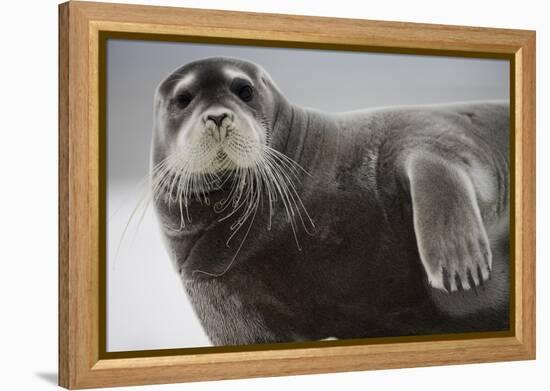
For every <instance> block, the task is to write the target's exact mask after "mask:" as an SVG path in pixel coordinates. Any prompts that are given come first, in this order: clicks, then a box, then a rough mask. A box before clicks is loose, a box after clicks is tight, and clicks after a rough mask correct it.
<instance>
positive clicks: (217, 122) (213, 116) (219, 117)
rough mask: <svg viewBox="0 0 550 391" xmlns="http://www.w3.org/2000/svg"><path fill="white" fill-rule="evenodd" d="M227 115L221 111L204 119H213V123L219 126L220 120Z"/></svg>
mask: <svg viewBox="0 0 550 391" xmlns="http://www.w3.org/2000/svg"><path fill="white" fill-rule="evenodd" d="M227 116H228V115H227V114H226V113H222V114H220V115H209V116H207V117H206V119H209V120H211V121H214V123H215V124H216V126H217V127H218V128H219V127H220V126H221V125H222V121H223V120H224V118H225V117H227Z"/></svg>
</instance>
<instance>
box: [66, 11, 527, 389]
mask: <svg viewBox="0 0 550 391" xmlns="http://www.w3.org/2000/svg"><path fill="white" fill-rule="evenodd" d="M109 38H112V39H139V40H153V41H172V42H193V43H217V44H224V43H225V44H240V45H255V46H269V47H289V48H311V49H331V50H345V51H369V52H384V53H399V54H423V55H439V56H441V55H442V56H456V57H475V58H494V59H506V60H509V61H510V104H511V105H510V107H511V117H510V118H511V128H512V129H511V130H512V131H511V139H510V146H511V150H510V151H511V155H510V156H511V157H510V161H511V162H513V163H514V166H513V169H512V175H511V181H512V183H511V185H512V186H511V189H513V190H514V191H513V193H512V194H511V195H512V197H511V200H512V201H511V220H512V224H511V227H513V228H511V252H512V253H511V260H512V259H513V262H510V263H511V273H510V275H511V287H510V289H511V290H510V314H511V329H510V330H509V331H504V332H493V333H468V334H454V335H437V336H422V337H420V336H419V337H406V338H377V339H366V340H346V341H323V342H316V343H315V342H312V343H300V344H276V345H275V344H274V345H249V346H244V347H210V348H189V349H168V350H151V351H138V352H106V350H105V347H106V344H105V342H106V335H105V333H106V327H105V326H106V316H105V315H106V314H105V309H106V308H105V305H106V302H105V300H106V296H105V293H106V292H105V288H106V287H105V280H106V279H105V277H106V274H105V272H106V269H105V266H106V259H105V255H106V254H105V231H106V225H105V223H106V221H105V195H106V188H105V180H106V171H105V169H106V167H105V165H106V156H105V139H106V137H105V131H106V123H105V120H106V117H105V115H106V110H105V108H106V106H105V105H106V99H105V96H104V94H105V66H106V64H105V48H106V42H107V39H109ZM535 345H536V343H535V32H533V31H525V30H509V29H490V28H479V27H462V26H445V25H432V24H416V23H395V22H381V21H369V20H355V19H337V18H320V17H305V16H293V15H275V14H259V13H244V12H229V11H215V10H208V11H207V10H198V9H184V8H172V7H151V6H138V5H121V4H107V3H91V2H90V3H89V2H79V1H70V2H68V3H64V4H61V5H60V6H59V384H60V385H61V386H63V387H66V388H70V389H76V388H91V387H105V386H124V385H140V384H158V383H175V382H184V381H199V380H215V379H233V378H244V377H261V376H279V375H296V374H308V373H309V374H311V373H326V372H341V371H357V370H369V369H385V368H402V367H415V366H430V365H444V364H464V363H476V362H491V361H510V360H525V359H534V358H535Z"/></svg>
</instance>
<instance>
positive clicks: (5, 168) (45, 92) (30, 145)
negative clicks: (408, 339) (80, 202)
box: [0, 0, 550, 391]
mask: <svg viewBox="0 0 550 391" xmlns="http://www.w3.org/2000/svg"><path fill="white" fill-rule="evenodd" d="M134 2H139V1H134ZM140 3H147V4H161V5H180V6H188V7H202V8H217V9H234V10H248V11H258V12H276V13H293V14H304V15H322V16H339V17H355V18H365V19H383V20H399V21H416V22H426V23H445V24H460V25H478V26H490V27H506V28H525V29H536V30H537V32H538V36H537V39H538V42H537V49H538V59H537V68H538V70H539V72H538V75H537V78H538V81H537V86H538V88H537V102H538V104H537V106H538V114H537V128H538V136H537V139H538V140H537V151H538V152H537V165H538V168H539V170H538V175H537V177H538V178H537V183H538V188H537V199H538V200H539V202H538V207H537V209H538V213H537V231H538V241H537V257H538V264H537V274H538V284H537V297H538V300H537V301H538V305H537V326H538V344H537V345H538V359H537V361H535V362H513V363H497V364H478V365H465V366H451V367H438V368H424V369H403V370H391V371H374V372H362V373H347V374H330V375H316V376H299V377H285V378H272V379H255V380H238V381H226V382H223V383H220V382H213V383H195V384H186V385H171V386H157V387H143V388H141V389H149V388H151V389H155V390H156V389H158V390H160V389H166V390H168V389H186V390H210V389H215V388H216V387H224V389H225V390H239V391H242V390H257V389H258V388H261V389H281V388H283V389H284V388H298V387H300V388H302V387H322V388H327V389H334V388H339V389H341V388H343V387H345V388H358V389H359V388H360V389H365V388H367V387H368V388H369V389H371V390H377V389H388V388H389V389H405V388H406V389H413V390H414V389H418V390H420V389H422V390H439V389H445V390H461V391H462V390H465V389H473V390H479V389H491V390H495V389H496V390H499V391H500V390H517V389H528V390H529V389H544V388H545V387H548V383H549V376H548V371H549V370H550V358H549V354H550V345H549V342H548V334H547V330H548V327H549V323H548V321H549V317H550V315H549V314H550V308H549V306H548V293H549V288H548V286H549V284H548V278H549V277H550V276H549V275H548V270H549V268H548V263H547V258H548V256H549V255H550V248H549V243H548V241H547V240H546V242H545V240H544V239H545V237H548V234H549V232H550V228H549V227H548V224H550V223H548V221H549V218H550V216H549V208H548V202H549V201H548V200H549V199H550V184H549V176H548V175H547V173H546V167H548V166H550V154H548V153H547V152H546V151H545V149H547V148H549V147H550V140H549V138H550V136H549V134H548V132H547V131H545V130H546V129H547V127H548V118H549V114H548V110H547V107H548V91H549V85H548V80H549V79H548V76H547V74H548V73H547V72H548V69H550V64H549V61H548V49H547V48H548V47H549V44H548V36H549V34H550V31H549V28H548V22H547V19H548V12H545V9H544V4H545V2H542V1H528V0H523V1H521V2H517V1H516V2H505V1H483V2H482V1H479V0H476V1H471V0H462V1H455V2H443V1H421V0H416V1H406V0H403V1H381V2H374V1H370V2H359V1H351V0H349V1H346V0H339V1H334V0H332V1H326V2H321V1H315V0H310V1H301V2H296V1H290V0H276V1H262V2H259V1H253V0H251V1H244V0H243V1H236V0H233V1H221V0H220V1H213V0H211V1H208V0H200V1H199V0H197V1H168V0H163V1H148V2H140ZM56 4H57V2H56V1H44V0H36V1H31V0H27V1H20V2H3V3H2V6H1V15H2V16H3V18H2V21H1V23H0V32H1V34H0V37H1V39H2V46H1V48H2V50H1V53H2V58H1V60H0V67H1V71H0V94H1V95H0V96H1V97H2V102H1V103H2V106H1V107H2V110H1V111H0V113H1V121H0V126H1V128H0V159H1V161H0V170H1V176H0V178H2V179H3V180H4V182H3V183H2V191H1V192H0V197H1V199H0V218H1V227H2V241H1V248H2V255H1V257H2V258H1V259H2V269H1V270H2V278H1V283H0V289H1V292H0V293H1V295H0V297H1V304H2V310H3V311H2V321H1V322H0V328H1V330H0V335H1V338H2V344H1V351H2V354H1V356H0V357H1V358H0V360H2V371H1V373H2V374H1V375H0V385H1V389H6V390H41V389H48V388H49V389H52V388H54V387H55V385H54V384H55V379H56V372H57V7H56ZM543 48H544V49H546V50H543ZM545 108H546V110H545ZM545 173H546V175H545ZM136 389H137V388H136Z"/></svg>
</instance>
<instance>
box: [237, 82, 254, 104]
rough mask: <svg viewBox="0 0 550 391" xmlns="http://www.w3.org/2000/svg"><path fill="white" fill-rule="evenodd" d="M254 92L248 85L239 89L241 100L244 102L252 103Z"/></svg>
mask: <svg viewBox="0 0 550 391" xmlns="http://www.w3.org/2000/svg"><path fill="white" fill-rule="evenodd" d="M253 92H254V91H253V90H252V87H251V86H249V85H248V84H247V85H244V86H242V87H241V88H239V92H238V94H239V98H241V100H242V101H243V102H250V101H251V100H252V96H253Z"/></svg>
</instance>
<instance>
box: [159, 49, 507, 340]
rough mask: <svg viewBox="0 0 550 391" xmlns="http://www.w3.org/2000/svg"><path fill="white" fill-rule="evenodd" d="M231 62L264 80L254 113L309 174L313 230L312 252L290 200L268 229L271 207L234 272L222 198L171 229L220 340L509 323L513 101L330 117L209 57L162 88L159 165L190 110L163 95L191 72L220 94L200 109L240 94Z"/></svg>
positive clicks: (195, 296)
mask: <svg viewBox="0 0 550 391" xmlns="http://www.w3.org/2000/svg"><path fill="white" fill-rule="evenodd" d="M226 67H235V68H238V69H239V71H241V72H246V73H247V74H248V75H249V76H250V78H251V79H252V80H254V82H255V83H256V85H257V88H258V96H257V99H258V102H257V104H256V103H254V104H255V106H254V107H253V108H252V109H251V110H250V111H248V112H249V113H250V114H248V115H252V116H255V117H256V118H257V119H258V121H262V123H263V124H266V125H267V128H265V131H266V133H267V134H268V136H269V137H268V142H269V144H270V146H271V147H272V148H274V149H276V150H278V151H280V152H282V153H284V154H285V155H286V156H288V157H290V158H291V159H293V160H294V161H296V162H297V163H298V164H300V165H301V166H302V167H304V168H305V169H306V170H307V171H308V172H309V173H310V174H311V176H306V175H304V176H303V178H301V186H300V188H299V189H298V192H299V194H300V196H301V199H302V200H303V202H304V205H305V207H306V208H307V210H308V212H309V213H310V215H311V216H312V217H313V219H314V220H315V226H316V230H315V232H313V234H312V235H308V234H306V233H305V232H302V231H300V232H299V233H298V239H299V241H300V244H301V247H302V251H299V250H298V249H297V248H296V246H295V245H294V243H293V241H292V238H291V235H290V233H289V226H288V223H287V221H286V220H285V219H284V214H283V213H282V209H281V206H280V205H279V206H277V207H276V208H275V213H274V220H273V224H272V227H271V230H270V231H268V230H267V229H266V219H267V217H266V210H265V209H260V212H259V213H258V217H257V221H255V222H254V224H253V226H252V228H251V230H250V235H249V238H248V240H247V241H246V242H245V243H244V246H243V248H242V250H241V252H240V253H239V255H238V257H237V258H236V259H235V263H234V264H232V265H230V266H231V267H230V268H229V269H227V265H228V262H229V261H230V260H231V259H232V256H233V255H234V253H235V248H234V247H233V248H227V246H225V238H226V237H227V235H228V232H229V228H228V223H225V222H219V221H218V217H219V216H217V215H216V214H215V213H214V212H213V211H212V210H211V208H209V207H207V206H205V205H195V206H194V207H193V208H192V213H193V225H192V226H189V227H186V229H185V230H182V231H181V232H179V233H178V234H174V233H172V234H169V235H165V236H166V240H167V243H168V246H169V248H170V250H171V253H172V254H174V258H175V262H176V264H177V265H178V268H179V270H180V272H181V275H182V279H183V280H184V283H185V286H186V289H187V291H188V293H189V295H190V298H191V300H192V302H193V304H194V306H195V310H196V311H197V314H198V315H199V318H200V319H201V321H202V324H203V326H204V327H205V329H206V331H207V333H208V335H209V336H210V338H211V339H212V341H213V343H215V344H218V345H227V344H249V343H266V342H283V341H302V340H315V339H322V338H328V337H336V338H358V337H370V336H393V335H419V334H434V333H440V332H445V333H447V332H464V331H492V330H501V329H506V328H507V327H509V313H508V291H509V281H508V249H507V245H508V219H509V216H508V210H509V168H508V165H509V157H508V141H509V108H508V105H507V104H505V103H499V102H479V103H460V104H450V105H437V106H417V107H403V108H383V109H370V110H364V111H358V112H350V113H338V114H328V113H321V112H317V111H313V110H305V109H302V108H299V107H296V106H293V105H292V104H291V103H289V102H288V101H287V100H286V98H285V97H284V95H283V94H282V93H281V92H280V91H279V90H278V88H277V87H276V86H275V85H274V83H273V82H272V80H271V78H270V77H269V75H268V74H267V73H266V72H265V71H264V70H262V69H261V68H260V67H258V66H257V65H255V64H251V63H248V62H245V61H240V60H236V59H209V60H204V61H202V62H198V63H193V64H190V65H186V66H184V67H182V68H180V69H179V70H178V71H176V72H175V73H174V74H173V75H172V76H170V77H169V78H168V79H167V80H166V81H164V82H163V83H162V84H161V86H160V87H159V90H158V93H157V98H156V99H157V101H156V102H157V103H156V121H155V124H156V128H155V132H154V138H153V139H154V144H153V146H152V151H153V163H156V162H158V161H160V160H161V159H162V158H164V157H165V154H166V151H167V145H169V144H170V142H171V138H172V137H174V136H173V135H174V133H176V132H177V129H178V127H179V124H180V123H181V121H185V120H186V118H185V117H182V118H179V119H177V118H176V117H174V116H172V117H170V118H171V119H169V118H168V117H167V115H168V114H167V113H168V112H167V103H166V102H167V101H168V99H169V96H170V94H171V90H170V85H172V84H174V83H175V82H176V81H177V80H178V78H180V77H182V75H185V74H186V72H190V71H191V70H192V72H193V74H194V79H195V80H196V81H197V82H198V83H200V82H204V83H206V81H208V82H209V83H210V82H211V84H209V85H208V87H204V88H205V89H206V88H208V91H217V92H216V93H215V94H214V92H212V94H213V95H211V96H210V95H209V96H208V97H207V96H206V95H201V96H200V98H199V99H200V101H199V103H200V104H201V105H202V106H200V107H208V105H211V104H214V103H216V104H223V103H224V99H230V100H231V102H233V103H231V104H238V105H242V103H240V102H238V101H235V100H234V99H233V98H232V97H231V96H230V95H229V93H228V92H226V91H227V90H226V88H227V87H226V86H227V85H228V83H230V81H228V80H226V79H224V78H223V77H226V76H222V75H221V74H222V73H223V72H221V70H222V69H223V68H226ZM201 71H204V73H201ZM218 71H219V73H220V75H218ZM207 74H208V76H205V75H207ZM216 83H217V84H216ZM197 88H199V90H200V85H199V86H198V87H197ZM205 91H206V90H205ZM199 103H197V104H199ZM243 107H244V106H243ZM244 109H246V110H248V107H245V108H244ZM222 196H223V195H220V194H213V195H212V198H213V199H214V200H215V199H216V197H222ZM156 207H157V212H158V214H159V216H160V219H161V222H162V224H163V225H164V226H170V225H173V226H177V225H178V219H179V216H180V214H179V212H178V211H177V210H174V209H173V208H170V207H169V206H167V205H166V204H164V203H163V202H162V200H157V202H156ZM197 270H201V271H205V270H206V271H208V272H210V273H220V272H222V271H224V270H226V271H227V272H224V273H222V274H220V275H219V277H207V276H204V275H200V274H197V273H196V271H197ZM491 270H492V271H491ZM446 276H449V277H448V278H446ZM457 289H462V292H460V293H457V292H455V291H456V290H457Z"/></svg>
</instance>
